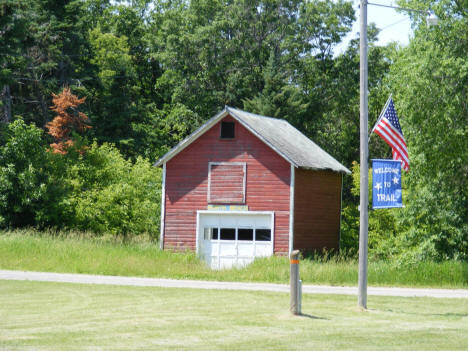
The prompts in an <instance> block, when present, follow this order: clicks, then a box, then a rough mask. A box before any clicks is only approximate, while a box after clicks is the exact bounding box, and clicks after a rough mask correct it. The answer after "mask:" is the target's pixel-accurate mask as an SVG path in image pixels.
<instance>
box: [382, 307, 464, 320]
mask: <svg viewBox="0 0 468 351" xmlns="http://www.w3.org/2000/svg"><path fill="white" fill-rule="evenodd" d="M374 311H377V310H374ZM382 311H383V312H391V313H399V314H408V315H413V316H433V317H458V318H466V317H468V313H454V312H447V313H425V312H407V311H396V310H391V309H386V310H382Z"/></svg>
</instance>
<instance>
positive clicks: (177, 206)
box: [155, 107, 350, 268]
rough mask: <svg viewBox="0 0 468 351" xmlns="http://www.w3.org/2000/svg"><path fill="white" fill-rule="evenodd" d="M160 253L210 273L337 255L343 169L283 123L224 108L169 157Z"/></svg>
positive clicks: (164, 161) (161, 163)
mask: <svg viewBox="0 0 468 351" xmlns="http://www.w3.org/2000/svg"><path fill="white" fill-rule="evenodd" d="M155 165H156V166H162V168H163V180H162V203H161V237H160V238H161V247H162V248H163V249H172V250H196V251H197V253H198V254H199V255H200V256H202V257H203V258H204V259H205V260H206V261H207V262H208V263H209V265H210V266H211V267H213V268H225V267H232V266H242V265H245V264H248V263H250V262H252V261H253V260H254V258H255V257H261V256H269V255H272V254H288V253H289V252H290V251H291V250H292V249H299V250H302V251H312V250H321V249H324V248H327V249H332V248H333V249H338V242H339V235H340V213H341V187H342V174H343V173H350V172H349V170H348V169H347V168H346V167H344V166H343V165H341V164H340V163H339V162H338V161H336V160H335V159H334V158H333V157H332V156H330V155H329V154H327V153H326V152H325V151H323V150H322V149H321V148H320V147H318V146H317V145H316V144H315V143H314V142H312V141H311V140H310V139H308V138H307V137H306V136H304V135H303V134H302V133H301V132H299V131H298V130H297V129H296V128H294V127H293V126H291V125H290V124H289V123H288V122H286V121H284V120H281V119H276V118H270V117H264V116H259V115H255V114H251V113H248V112H244V111H241V110H237V109H234V108H231V107H225V108H224V110H222V111H221V112H220V113H218V114H217V115H216V116H214V117H213V118H211V119H210V120H209V121H207V122H206V123H205V124H204V125H202V126H201V127H200V128H198V129H197V130H196V131H195V132H193V133H192V134H191V135H190V136H189V137H187V138H186V139H185V140H183V141H182V142H180V143H179V144H178V145H177V146H176V147H175V148H173V149H172V150H171V151H169V152H168V153H167V154H166V155H164V156H163V157H162V158H161V159H159V160H158V161H157V162H156V164H155Z"/></svg>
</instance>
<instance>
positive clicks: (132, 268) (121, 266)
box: [0, 230, 468, 288]
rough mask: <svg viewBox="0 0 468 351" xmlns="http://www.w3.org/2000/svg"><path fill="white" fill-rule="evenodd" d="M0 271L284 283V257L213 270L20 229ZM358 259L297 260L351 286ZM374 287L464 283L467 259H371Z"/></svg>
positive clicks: (2, 237)
mask: <svg viewBox="0 0 468 351" xmlns="http://www.w3.org/2000/svg"><path fill="white" fill-rule="evenodd" d="M0 269H17V270H32V271H48V272H67V273H89V274H103V275H121V276H142V277H159V278H174V279H206V280H220V281H253V282H275V283H287V282H288V279H289V260H288V258H287V257H277V256H274V257H268V258H264V259H258V260H256V261H255V262H254V263H252V264H251V265H249V266H248V267H246V268H243V269H232V270H221V271H213V270H211V269H209V268H208V267H207V266H206V265H205V263H204V262H202V261H201V260H200V259H199V258H198V257H197V256H196V254H195V253H193V252H185V253H174V252H170V251H161V250H160V249H159V245H158V243H157V242H154V241H152V240H151V238H150V237H144V236H140V237H135V238H133V239H131V240H129V239H124V238H117V237H115V236H102V237H95V236H92V235H90V234H86V233H58V234H57V233H53V232H37V231H34V230H23V231H14V232H0ZM357 271H358V263H357V261H356V260H355V259H352V258H346V256H344V255H337V256H332V257H323V256H322V257H314V258H307V259H304V260H302V261H301V263H300V275H301V279H302V280H303V282H304V283H305V284H331V285H351V286H352V285H356V284H357ZM368 281H369V284H370V285H374V286H418V287H445V288H466V287H468V262H459V261H446V262H442V263H437V262H417V263H414V264H401V263H399V262H388V261H371V262H369V268H368Z"/></svg>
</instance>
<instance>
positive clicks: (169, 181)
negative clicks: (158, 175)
mask: <svg viewBox="0 0 468 351" xmlns="http://www.w3.org/2000/svg"><path fill="white" fill-rule="evenodd" d="M223 121H235V120H234V119H232V118H231V117H229V116H228V117H226V118H224V119H223ZM235 123H236V137H235V138H234V139H229V140H227V139H221V138H220V123H218V124H216V125H215V126H213V127H212V128H211V129H210V130H208V131H207V132H206V133H205V134H203V135H202V136H201V137H199V138H198V139H197V140H195V141H194V142H193V143H192V144H191V145H190V146H188V147H187V148H186V149H184V150H183V151H181V152H180V153H179V154H178V155H177V156H175V157H174V158H173V159H171V160H170V161H168V162H167V164H166V196H165V212H166V213H165V227H164V247H165V248H170V249H176V250H184V249H192V250H193V249H195V247H196V221H197V216H196V214H197V210H206V208H207V205H208V201H207V197H208V196H207V195H208V194H207V191H208V163H209V162H245V163H246V173H247V175H246V177H247V178H246V189H245V192H246V194H245V205H247V206H248V208H249V211H274V213H275V242H274V251H275V253H287V252H288V244H289V239H288V238H289V184H290V164H289V163H288V162H287V161H286V160H285V159H283V158H282V157H281V156H279V155H278V154H277V153H276V152H275V151H273V150H272V149H271V148H270V147H268V146H267V145H266V144H265V143H263V142H262V141H261V140H260V139H258V138H257V137H256V136H254V135H253V134H252V133H250V132H249V131H248V130H247V129H246V128H244V127H243V126H242V125H240V124H239V123H238V122H237V121H236V122H235Z"/></svg>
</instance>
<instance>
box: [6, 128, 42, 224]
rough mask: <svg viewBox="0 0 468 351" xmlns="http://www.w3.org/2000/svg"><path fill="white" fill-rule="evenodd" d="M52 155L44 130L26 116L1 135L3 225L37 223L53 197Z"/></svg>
mask: <svg viewBox="0 0 468 351" xmlns="http://www.w3.org/2000/svg"><path fill="white" fill-rule="evenodd" d="M49 183H50V182H49V155H48V153H47V149H46V144H45V143H44V141H43V139H42V130H40V129H38V128H37V127H35V126H34V125H32V124H31V125H27V124H25V123H24V121H23V120H22V119H17V120H15V121H14V122H12V123H10V124H8V125H7V126H6V127H5V128H4V130H3V132H2V138H1V139H0V227H21V226H27V225H34V224H35V223H36V220H37V215H38V213H40V212H41V211H42V210H43V208H44V207H45V203H46V202H47V201H48V199H49V198H50V195H51V194H50V193H49Z"/></svg>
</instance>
